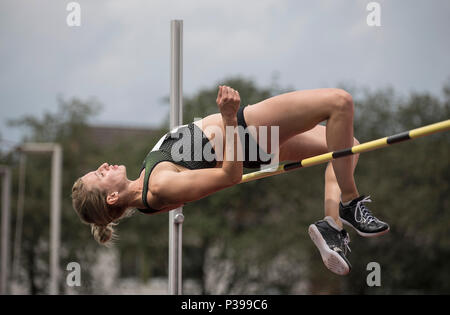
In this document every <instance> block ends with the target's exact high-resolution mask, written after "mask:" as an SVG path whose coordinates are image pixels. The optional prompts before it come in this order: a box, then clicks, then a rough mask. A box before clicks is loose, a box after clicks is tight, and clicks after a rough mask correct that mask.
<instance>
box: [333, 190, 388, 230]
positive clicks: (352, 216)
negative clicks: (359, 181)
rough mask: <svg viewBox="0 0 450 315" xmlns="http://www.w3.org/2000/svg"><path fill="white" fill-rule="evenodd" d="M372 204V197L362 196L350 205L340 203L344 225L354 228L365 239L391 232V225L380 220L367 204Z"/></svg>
mask: <svg viewBox="0 0 450 315" xmlns="http://www.w3.org/2000/svg"><path fill="white" fill-rule="evenodd" d="M367 202H372V200H370V196H368V197H366V196H360V197H358V198H356V199H354V200H352V202H350V204H349V205H347V206H344V205H343V204H342V202H340V203H339V217H340V218H341V220H342V222H343V223H344V224H347V225H349V226H351V227H353V228H354V229H355V230H356V232H358V234H359V235H361V236H364V237H375V236H380V235H383V234H385V233H387V232H388V231H389V225H388V224H387V223H385V222H383V221H380V220H378V219H377V218H376V217H374V216H373V214H372V213H371V212H370V210H369V209H368V208H367V206H366V205H365V203H367Z"/></svg>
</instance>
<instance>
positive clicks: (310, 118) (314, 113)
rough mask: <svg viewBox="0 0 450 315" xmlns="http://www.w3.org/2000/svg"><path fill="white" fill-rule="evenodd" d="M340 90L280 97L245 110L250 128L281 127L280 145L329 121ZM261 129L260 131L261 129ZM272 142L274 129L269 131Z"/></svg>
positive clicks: (305, 91)
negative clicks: (271, 131) (271, 135)
mask: <svg viewBox="0 0 450 315" xmlns="http://www.w3.org/2000/svg"><path fill="white" fill-rule="evenodd" d="M339 93H340V94H343V93H345V92H343V91H342V90H339V89H316V90H304V91H295V92H290V93H285V94H281V95H277V96H274V97H271V98H268V99H266V100H263V101H261V102H259V103H256V104H254V105H250V106H247V107H245V110H244V116H245V119H246V122H247V125H248V126H255V127H259V126H267V127H270V126H279V142H280V143H283V142H284V141H285V140H287V139H289V138H291V137H292V136H294V135H296V134H299V133H302V132H305V131H307V130H310V129H312V128H313V127H315V126H316V125H317V124H318V123H320V122H321V121H324V120H327V119H328V117H329V114H330V112H331V110H332V108H333V106H334V105H335V100H336V95H338V94H339ZM257 130H258V128H257ZM268 132H269V133H268V138H269V139H270V128H268Z"/></svg>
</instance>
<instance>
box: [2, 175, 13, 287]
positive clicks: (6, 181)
mask: <svg viewBox="0 0 450 315" xmlns="http://www.w3.org/2000/svg"><path fill="white" fill-rule="evenodd" d="M0 174H1V175H3V178H2V179H3V180H2V182H3V183H2V249H1V264H2V265H1V276H0V294H8V293H9V287H8V280H9V279H8V278H9V277H8V276H9V225H10V221H9V220H10V218H9V215H10V197H11V171H10V169H9V168H8V167H0Z"/></svg>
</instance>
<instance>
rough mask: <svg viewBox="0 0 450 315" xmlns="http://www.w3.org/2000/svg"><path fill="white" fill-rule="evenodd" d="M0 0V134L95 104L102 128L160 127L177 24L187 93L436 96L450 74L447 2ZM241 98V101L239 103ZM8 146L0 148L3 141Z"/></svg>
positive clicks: (9, 135) (15, 137)
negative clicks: (20, 122)
mask: <svg viewBox="0 0 450 315" xmlns="http://www.w3.org/2000/svg"><path fill="white" fill-rule="evenodd" d="M69 2H70V1H62V0H33V1H29V0H0V45H1V46H0V106H1V107H0V108H1V110H0V134H1V135H2V137H3V138H4V139H7V140H12V141H19V140H20V134H19V133H18V132H17V131H13V130H9V129H8V128H7V127H6V121H7V120H8V119H14V118H18V117H21V116H23V115H24V114H32V115H36V116H39V117H41V116H42V114H43V113H44V112H45V111H51V112H54V111H55V110H56V108H57V102H56V98H57V96H58V95H60V96H62V97H63V98H65V99H69V98H71V97H79V98H81V99H83V100H86V99H88V98H90V97H96V98H97V99H98V100H99V101H100V102H101V103H103V104H104V110H103V111H102V114H101V115H100V116H99V117H98V119H97V121H98V122H101V123H103V124H121V125H131V126H155V125H157V124H159V123H160V122H161V120H162V119H163V118H164V117H165V115H166V113H167V112H168V107H167V106H163V105H161V99H162V98H163V97H165V96H167V95H168V93H169V56H170V42H169V38H170V20H172V19H183V20H184V92H185V94H186V95H192V94H194V93H196V92H197V91H198V90H199V89H201V88H204V87H212V86H214V84H217V83H218V82H220V80H222V79H224V78H226V77H229V76H235V75H242V76H245V77H247V78H250V79H254V80H255V81H256V82H257V83H258V84H260V85H262V86H267V85H269V84H270V83H271V81H272V77H273V74H274V73H278V75H279V81H278V82H279V84H280V85H281V86H283V87H284V86H289V87H292V88H294V89H309V88H319V87H333V86H336V85H337V84H338V83H340V82H347V83H351V84H354V85H357V86H369V87H372V88H374V89H376V88H380V87H386V86H389V85H390V86H393V87H394V88H395V89H396V90H397V91H399V92H400V93H403V94H407V93H408V92H410V91H430V92H433V93H440V91H441V87H442V85H443V83H444V82H445V81H446V80H447V79H448V78H449V77H450V58H449V57H450V44H449V38H450V32H449V31H450V18H449V17H450V1H448V0H433V1H423V0H395V1H394V0H390V1H377V2H378V3H379V4H380V5H381V26H380V27H369V26H368V25H367V22H366V18H367V15H368V14H369V11H367V10H366V6H367V4H368V3H369V2H370V1H366V0H353V1H348V0H308V1H300V0H245V1H244V0H227V1H216V0H183V1H181V0H180V1H175V0H161V1H160V0H140V1H138V0H104V1H103V0H95V1H92V0H79V1H77V2H78V3H79V4H80V6H81V26H80V27H69V26H68V25H67V24H66V17H67V15H68V14H69V12H68V11H66V5H67V4H68V3H69ZM243 97H245V96H243ZM3 145H4V144H3Z"/></svg>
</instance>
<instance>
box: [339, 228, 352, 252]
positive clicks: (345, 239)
mask: <svg viewBox="0 0 450 315" xmlns="http://www.w3.org/2000/svg"><path fill="white" fill-rule="evenodd" d="M341 233H342V236H343V239H342V242H343V244H344V249H345V254H347V251H348V252H350V253H351V252H352V250H351V249H350V246H348V244H350V235H348V233H347V231H345V230H342V232H341Z"/></svg>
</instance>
